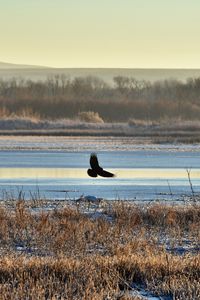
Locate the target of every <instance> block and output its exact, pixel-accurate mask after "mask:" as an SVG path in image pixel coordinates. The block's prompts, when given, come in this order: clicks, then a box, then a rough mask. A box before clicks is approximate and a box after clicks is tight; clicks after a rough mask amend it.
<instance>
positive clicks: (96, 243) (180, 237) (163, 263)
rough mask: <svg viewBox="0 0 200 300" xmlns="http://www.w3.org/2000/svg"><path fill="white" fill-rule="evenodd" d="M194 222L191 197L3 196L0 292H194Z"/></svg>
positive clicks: (12, 295) (198, 220)
mask: <svg viewBox="0 0 200 300" xmlns="http://www.w3.org/2000/svg"><path fill="white" fill-rule="evenodd" d="M38 207H39V208H40V210H39V211H38V210H37V209H38ZM199 227H200V206H198V205H197V204H194V205H189V204H188V205H184V206H182V205H179V206H172V205H161V204H151V205H148V206H141V205H135V204H133V203H128V202H127V203H124V202H115V203H113V204H112V205H110V204H105V205H104V207H102V208H101V209H99V208H98V209H94V210H92V209H91V208H89V211H87V208H86V207H84V206H77V205H68V204H67V203H63V205H62V206H61V207H60V208H57V209H54V210H52V211H49V212H48V211H46V210H45V203H43V202H42V201H41V202H36V201H32V202H29V203H28V204H27V203H26V202H24V201H12V202H9V201H7V202H6V203H5V202H4V203H3V202H2V203H1V208H0V240H1V257H0V295H1V299H97V300H99V299H141V297H140V296H139V295H138V296H131V292H134V287H135V285H139V286H143V287H144V288H145V289H146V290H149V291H151V292H152V293H154V294H155V295H156V294H157V295H168V296H169V299H191V300H192V299H193V300H195V299H199V297H200V283H199V278H200V253H199V241H200V232H199ZM180 249H185V251H183V253H182V254H181V253H180V251H179V250H180Z"/></svg>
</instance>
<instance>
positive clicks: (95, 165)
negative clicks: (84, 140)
mask: <svg viewBox="0 0 200 300" xmlns="http://www.w3.org/2000/svg"><path fill="white" fill-rule="evenodd" d="M90 166H91V169H88V170H87V173H88V175H89V176H90V177H97V176H98V175H99V176H102V177H114V176H115V175H114V174H112V173H110V172H108V171H105V170H104V169H103V168H101V167H100V166H99V162H98V159H97V155H96V154H95V153H92V154H91V155H90Z"/></svg>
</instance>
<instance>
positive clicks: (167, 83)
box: [0, 74, 200, 122]
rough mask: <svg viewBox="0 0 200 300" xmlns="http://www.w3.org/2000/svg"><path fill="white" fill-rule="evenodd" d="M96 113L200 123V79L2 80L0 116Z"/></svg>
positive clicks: (123, 118) (107, 116)
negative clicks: (197, 121)
mask: <svg viewBox="0 0 200 300" xmlns="http://www.w3.org/2000/svg"><path fill="white" fill-rule="evenodd" d="M83 111H86V112H87V111H94V112H97V113H99V115H100V116H101V117H102V118H103V120H104V121H107V122H124V121H128V120H129V119H132V118H133V119H140V120H146V121H148V120H162V119H174V118H179V119H182V120H190V119H192V120H193V119H199V118H200V78H190V79H188V80H187V81H186V82H181V81H178V80H173V79H170V80H164V81H157V82H154V83H151V82H148V81H144V80H137V79H135V78H130V77H123V76H117V77H114V78H113V85H108V84H107V83H106V82H104V81H103V80H101V79H100V78H96V77H76V78H73V79H71V78H69V77H67V76H65V75H63V74H61V75H56V76H51V77H48V78H47V79H46V80H45V81H37V82H35V81H32V80H24V79H20V78H13V79H10V80H4V79H0V116H1V117H4V116H10V115H18V116H21V115H23V114H25V113H27V112H28V113H29V114H30V115H33V116H34V115H37V116H39V117H41V118H47V119H59V118H76V117H77V116H78V114H79V113H80V112H83Z"/></svg>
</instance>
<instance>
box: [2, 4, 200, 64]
mask: <svg viewBox="0 0 200 300" xmlns="http://www.w3.org/2000/svg"><path fill="white" fill-rule="evenodd" d="M0 7H1V10H0V28H1V34H0V45H1V46H0V61H6V62H12V63H22V64H36V65H47V66H54V67H114V68H115V67H116V68H119V67H121V68H123V67H125V68H162V67H164V68H200V54H199V53H200V38H199V37H200V18H199V13H200V1H198V0H191V1H188V0H168V1H164V0H101V1H99V0H73V1H72V0H57V1H52V0H49V1H47V0H40V1H39V0H28V1H27V0H7V1H5V0H4V1H3V0H0Z"/></svg>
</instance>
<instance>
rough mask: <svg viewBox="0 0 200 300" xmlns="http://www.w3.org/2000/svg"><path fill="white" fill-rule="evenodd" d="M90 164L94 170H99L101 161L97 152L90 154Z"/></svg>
mask: <svg viewBox="0 0 200 300" xmlns="http://www.w3.org/2000/svg"><path fill="white" fill-rule="evenodd" d="M90 166H91V168H92V169H94V170H97V169H98V168H100V166H99V162H98V159H97V156H96V154H95V153H92V154H91V155H90Z"/></svg>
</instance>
